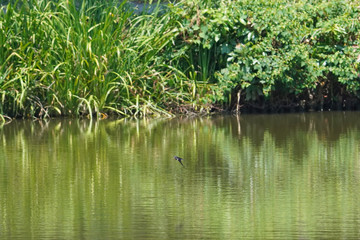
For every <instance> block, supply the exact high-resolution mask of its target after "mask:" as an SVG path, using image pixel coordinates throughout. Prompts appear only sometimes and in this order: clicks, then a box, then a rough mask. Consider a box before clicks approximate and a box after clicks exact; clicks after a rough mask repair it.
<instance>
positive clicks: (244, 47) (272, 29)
mask: <svg viewBox="0 0 360 240" xmlns="http://www.w3.org/2000/svg"><path fill="white" fill-rule="evenodd" d="M358 6H359V2H357V1H356V2H355V1H346V0H336V1H330V2H324V1H320V0H319V1H317V0H312V1H310V0H309V1H300V2H298V1H288V0H276V1H266V0H255V1H253V0H251V1H250V0H245V1H220V2H216V3H215V2H214V3H210V4H206V5H205V6H204V5H202V4H201V1H199V2H193V1H189V2H185V3H184V7H183V11H182V12H181V14H180V15H181V16H182V17H183V18H184V19H185V20H184V21H183V24H184V28H183V38H181V39H180V42H184V41H185V42H186V43H187V44H186V45H185V46H184V48H186V50H187V51H188V52H189V54H188V55H190V56H191V55H194V54H195V55H198V56H201V55H202V53H201V51H208V52H211V53H213V55H212V56H211V60H209V62H212V63H215V66H210V65H206V64H203V61H202V59H201V57H199V58H198V59H195V60H193V62H191V64H192V65H194V66H198V68H197V69H196V70H197V71H198V72H200V73H202V74H203V75H205V74H204V73H205V72H206V76H207V77H208V76H209V77H208V78H207V80H208V82H209V83H210V82H215V83H216V86H215V87H214V88H213V89H214V93H215V94H216V97H215V99H214V100H216V101H218V102H223V103H228V104H230V103H231V101H232V100H233V103H234V99H232V98H231V97H232V96H234V93H235V94H236V93H241V96H242V99H243V101H244V102H253V103H259V105H261V104H263V103H264V102H267V103H269V104H270V105H273V106H274V105H276V104H277V103H280V102H282V101H284V100H285V101H288V102H289V100H290V102H292V103H293V102H294V101H295V103H297V104H299V102H300V101H301V100H306V101H307V104H308V106H310V107H311V105H314V104H318V105H321V107H322V105H323V104H324V101H325V102H326V101H327V102H328V103H329V104H330V105H331V104H333V103H334V102H339V101H341V97H340V95H344V93H345V92H347V93H348V94H351V95H353V96H357V97H358V96H359V90H360V88H359V87H360V85H359V54H360V53H359V49H358V41H359V39H358V32H359V28H360V21H359V18H358V16H359V7H358ZM199 49H200V50H199ZM213 77H215V78H213ZM335 88H336V89H335ZM315 98H316V99H315ZM325 98H326V99H325ZM239 100H240V99H236V101H235V104H239V102H238V101H239Z"/></svg>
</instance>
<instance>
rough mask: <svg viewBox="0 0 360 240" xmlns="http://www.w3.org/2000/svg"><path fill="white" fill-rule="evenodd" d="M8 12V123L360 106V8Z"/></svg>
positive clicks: (312, 2)
mask: <svg viewBox="0 0 360 240" xmlns="http://www.w3.org/2000/svg"><path fill="white" fill-rule="evenodd" d="M9 2H10V3H9V4H8V5H7V6H6V11H3V10H2V11H0V116H1V117H2V118H3V119H4V117H5V116H8V117H25V116H34V117H48V116H58V115H62V116H66V115H88V116H90V117H91V116H95V115H96V116H105V115H106V114H108V113H118V114H120V115H136V116H144V115H149V114H166V115H172V114H173V113H175V112H187V111H189V110H191V111H204V110H205V111H210V110H211V109H212V108H213V107H214V106H218V107H221V108H225V109H226V108H227V109H235V110H240V108H241V107H242V109H243V110H246V109H254V108H259V109H261V110H267V109H269V110H272V111H278V110H279V109H288V110H289V109H295V110H296V109H297V110H306V109H311V108H318V109H323V108H327V109H328V108H329V109H340V108H343V107H345V108H354V106H355V104H356V103H357V102H358V99H359V96H360V82H359V77H360V76H359V61H360V55H359V54H360V50H359V48H358V44H359V43H358V41H359V28H360V20H359V16H360V14H359V12H360V9H359V5H360V3H359V2H358V1H348V0H334V1H321V0H308V1H289V0H276V1H266V0H244V1H235V0H223V1H211V0H207V1H199V0H198V1H187V0H184V1H181V2H179V3H176V4H169V5H168V7H167V8H166V10H164V8H163V7H161V6H160V7H159V8H157V10H156V9H155V11H153V13H152V14H145V12H144V14H140V15H138V14H134V13H133V12H132V11H131V8H130V7H129V5H128V4H127V3H126V2H122V3H121V4H119V2H118V1H100V0H93V1H83V2H79V1H75V0H72V1H69V0H57V1H50V0H40V1H35V0H30V1H25V2H21V1H9ZM159 5H160V4H158V6H159ZM3 8H4V7H3Z"/></svg>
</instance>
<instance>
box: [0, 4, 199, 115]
mask: <svg viewBox="0 0 360 240" xmlns="http://www.w3.org/2000/svg"><path fill="white" fill-rule="evenodd" d="M178 24H179V23H178V22H177V21H176V20H174V19H173V18H172V17H171V16H170V15H169V13H167V12H162V13H161V14H160V13H159V11H157V10H155V11H154V13H152V14H143V15H139V16H137V15H135V14H133V13H132V12H131V11H130V10H129V8H128V7H127V3H126V1H123V2H122V3H121V4H120V5H119V2H118V1H96V0H94V1H82V2H81V3H78V2H76V1H69V0H58V1H50V0H38V1H35V0H30V1H26V2H24V3H22V4H20V3H19V2H18V1H16V2H14V3H13V4H11V3H10V4H9V5H7V10H6V12H3V11H1V13H0V76H1V77H0V96H1V98H0V101H1V106H0V114H3V115H7V116H11V117H39V118H44V117H50V116H68V115H70V116H71V115H75V116H88V117H94V116H98V117H101V116H104V114H114V113H116V114H120V115H121V116H130V115H135V116H146V115H168V116H171V115H172V114H173V113H172V112H171V110H170V111H169V110H165V108H166V106H172V105H176V104H179V103H184V102H187V101H189V100H190V99H191V98H192V97H191V91H190V90H189V88H184V87H183V83H184V82H187V83H188V82H189V81H191V80H190V79H189V78H187V77H186V76H185V75H184V74H182V73H181V72H180V71H178V70H177V67H176V66H174V65H171V64H169V54H167V52H168V51H169V50H168V49H171V48H170V47H169V46H171V44H173V42H174V39H175V38H176V36H177V35H178V30H177V29H178V28H177V25H178ZM186 91H187V92H186ZM167 109H169V108H167ZM170 109H171V108H170Z"/></svg>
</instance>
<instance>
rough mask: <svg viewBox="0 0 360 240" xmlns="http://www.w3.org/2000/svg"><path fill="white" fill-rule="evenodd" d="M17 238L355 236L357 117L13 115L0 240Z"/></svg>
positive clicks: (359, 189) (3, 147)
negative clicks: (93, 118)
mask: <svg viewBox="0 0 360 240" xmlns="http://www.w3.org/2000/svg"><path fill="white" fill-rule="evenodd" d="M175 155H177V156H180V157H182V158H184V159H185V160H184V161H183V163H184V166H185V167H182V166H181V165H180V164H179V163H178V162H177V161H175V160H174V158H173V157H174V156H175ZM20 238H24V239H360V113H359V112H324V113H303V114H284V115H241V116H238V117H236V116H215V117H208V118H192V119H189V118H177V119H162V120H138V121H135V120H103V121H93V122H91V121H86V120H74V119H71V120H70V119H62V120H50V121H46V122H45V121H42V122H41V121H40V122H39V121H35V122H34V121H13V122H11V123H10V124H8V125H5V126H4V127H2V128H1V129H0V239H20Z"/></svg>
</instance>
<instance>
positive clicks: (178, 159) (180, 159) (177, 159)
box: [174, 156, 185, 167]
mask: <svg viewBox="0 0 360 240" xmlns="http://www.w3.org/2000/svg"><path fill="white" fill-rule="evenodd" d="M174 158H175V160H176V161H178V162H179V163H180V164H181V165H182V166H183V167H185V166H184V164H182V162H181V161H182V160H184V159H182V158H181V157H178V156H175V157H174Z"/></svg>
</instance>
